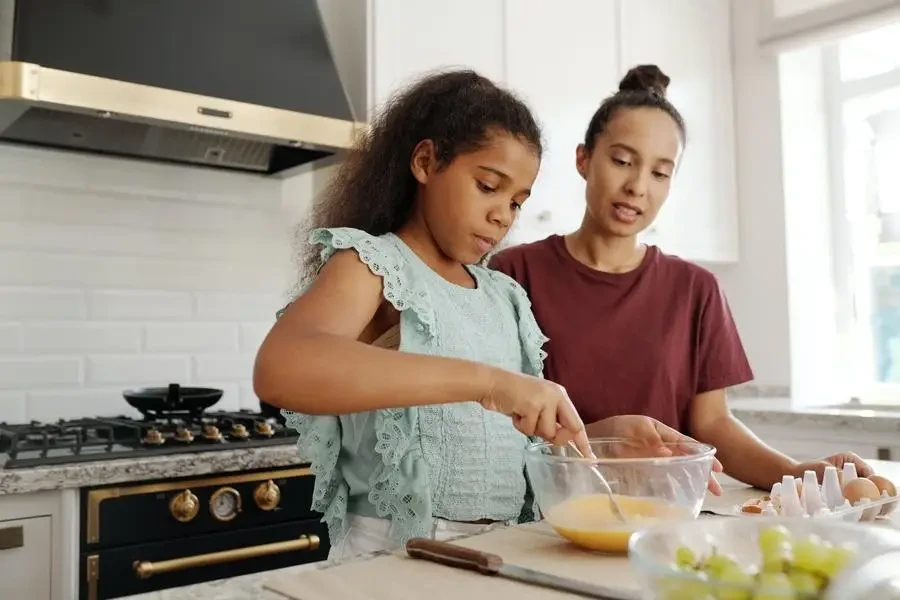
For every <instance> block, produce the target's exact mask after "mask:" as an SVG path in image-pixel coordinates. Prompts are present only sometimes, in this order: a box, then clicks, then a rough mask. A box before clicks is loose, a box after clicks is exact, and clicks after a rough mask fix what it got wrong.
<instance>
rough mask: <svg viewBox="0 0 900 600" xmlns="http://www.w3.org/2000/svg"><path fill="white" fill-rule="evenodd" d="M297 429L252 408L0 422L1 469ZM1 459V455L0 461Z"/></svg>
mask: <svg viewBox="0 0 900 600" xmlns="http://www.w3.org/2000/svg"><path fill="white" fill-rule="evenodd" d="M296 438H297V432H296V431H295V430H294V429H292V428H289V427H286V426H285V425H284V424H283V422H282V421H281V420H280V419H278V418H276V417H274V416H272V415H268V414H264V413H262V412H258V411H249V410H240V411H237V412H229V411H206V412H201V413H199V414H197V413H196V412H189V411H183V412H179V411H172V412H165V413H163V412H160V413H155V414H149V415H147V416H145V417H144V418H142V419H133V418H130V417H125V416H119V417H98V418H86V419H74V420H60V421H57V422H56V423H39V422H31V423H27V424H7V423H0V455H6V458H7V459H6V461H5V463H3V464H2V466H3V467H4V468H7V469H15V468H22V467H36V466H44V465H59V464H67V463H78V462H86V461H95V460H111V459H119V458H140V457H146V456H160V455H165V454H180V453H185V452H213V451H217V450H228V449H234V448H252V447H259V446H267V445H274V444H285V443H290V442H292V441H295V440H296ZM0 462H2V459H0Z"/></svg>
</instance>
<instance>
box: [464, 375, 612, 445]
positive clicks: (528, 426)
mask: <svg viewBox="0 0 900 600" xmlns="http://www.w3.org/2000/svg"><path fill="white" fill-rule="evenodd" d="M479 402H480V403H481V405H482V406H483V407H484V408H485V409H486V410H492V411H494V412H499V413H503V414H504V415H508V416H510V417H512V420H513V425H514V426H515V428H516V429H518V430H519V431H521V432H522V433H524V434H525V435H528V436H531V435H536V436H539V437H541V438H543V439H545V440H547V441H548V442H551V443H553V444H556V445H559V446H562V445H565V444H568V443H569V442H570V441H574V442H575V445H576V446H577V448H578V449H579V450H580V451H581V453H582V454H583V455H584V456H588V457H593V456H594V453H593V452H592V451H591V445H590V444H589V443H588V438H587V433H586V432H585V430H584V423H583V422H582V420H581V417H579V416H578V411H576V410H575V406H574V405H573V404H572V401H571V400H570V399H569V395H568V394H567V393H566V390H565V388H563V387H562V386H561V385H558V384H556V383H553V382H551V381H547V380H545V379H541V378H539V377H532V376H531V375H523V374H521V373H513V372H511V371H504V370H501V369H498V370H496V371H495V372H494V373H493V376H492V378H491V384H490V388H489V389H488V391H487V393H485V394H484V395H483V396H482V397H481V399H480V400H479Z"/></svg>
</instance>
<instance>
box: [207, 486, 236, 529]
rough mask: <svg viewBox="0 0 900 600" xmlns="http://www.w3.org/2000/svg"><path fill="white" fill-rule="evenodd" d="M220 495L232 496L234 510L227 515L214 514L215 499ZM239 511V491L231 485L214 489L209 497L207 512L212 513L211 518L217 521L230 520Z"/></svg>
mask: <svg viewBox="0 0 900 600" xmlns="http://www.w3.org/2000/svg"><path fill="white" fill-rule="evenodd" d="M222 496H231V497H232V498H234V511H233V512H232V513H231V514H229V515H224V516H223V515H219V514H216V509H215V505H216V501H217V500H218V499H219V498H221V497H222ZM239 512H241V493H240V492H239V491H237V490H236V489H234V488H233V487H221V488H219V489H217V490H216V491H214V492H213V493H212V495H210V497H209V514H210V515H212V518H213V519H215V520H216V521H219V522H222V523H224V522H226V521H231V520H232V519H234V518H235V517H236V516H238V513H239Z"/></svg>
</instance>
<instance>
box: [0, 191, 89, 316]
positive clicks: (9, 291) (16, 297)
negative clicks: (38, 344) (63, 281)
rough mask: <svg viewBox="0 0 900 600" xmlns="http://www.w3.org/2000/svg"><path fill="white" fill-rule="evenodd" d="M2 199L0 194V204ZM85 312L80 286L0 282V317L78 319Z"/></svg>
mask: <svg viewBox="0 0 900 600" xmlns="http://www.w3.org/2000/svg"><path fill="white" fill-rule="evenodd" d="M0 193H2V192H0ZM3 202H4V198H3V197H2V195H0V206H2V205H3ZM85 314H86V309H85V301H84V292H82V291H81V290H59V289H52V288H43V289H42V288H14V287H2V286H0V319H47V320H55V319H82V318H84V316H85Z"/></svg>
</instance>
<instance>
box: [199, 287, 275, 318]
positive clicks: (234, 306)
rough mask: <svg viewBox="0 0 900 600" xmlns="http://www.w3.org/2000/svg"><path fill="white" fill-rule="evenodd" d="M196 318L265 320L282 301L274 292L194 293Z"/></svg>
mask: <svg viewBox="0 0 900 600" xmlns="http://www.w3.org/2000/svg"><path fill="white" fill-rule="evenodd" d="M194 297H195V299H196V307H197V318H198V319H204V320H210V321H217V320H221V319H243V320H267V319H274V318H275V313H276V312H277V311H278V309H280V308H281V307H282V306H283V305H284V302H283V301H282V300H281V298H280V297H279V296H278V295H276V294H247V293H236V294H230V293H214V292H210V293H202V292H201V293H198V294H195V296H194Z"/></svg>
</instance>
